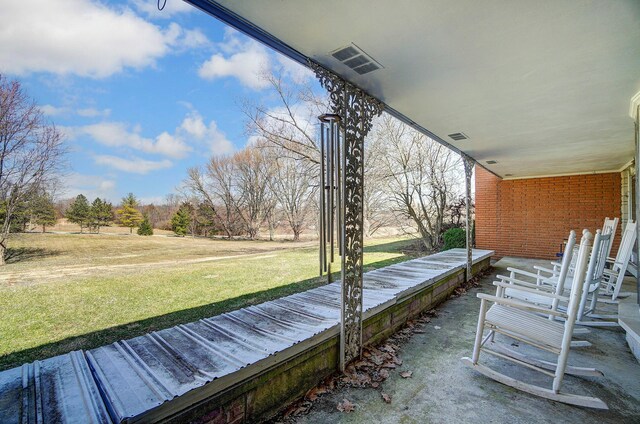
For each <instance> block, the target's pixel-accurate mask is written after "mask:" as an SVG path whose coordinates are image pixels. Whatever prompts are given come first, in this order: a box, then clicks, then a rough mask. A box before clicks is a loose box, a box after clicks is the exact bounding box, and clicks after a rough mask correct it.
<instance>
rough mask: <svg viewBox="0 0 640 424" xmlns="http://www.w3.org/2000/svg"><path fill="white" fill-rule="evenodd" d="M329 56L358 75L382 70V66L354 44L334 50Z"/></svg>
mask: <svg viewBox="0 0 640 424" xmlns="http://www.w3.org/2000/svg"><path fill="white" fill-rule="evenodd" d="M330 54H331V56H333V57H335V58H336V59H338V60H339V61H340V62H342V63H344V64H345V65H347V66H348V67H349V68H351V69H353V70H354V71H356V72H357V73H359V74H360V75H364V74H368V73H369V72H373V71H375V70H377V69H381V68H382V65H380V64H379V63H378V62H376V61H375V60H374V59H373V58H372V57H371V56H369V55H368V54H366V53H365V52H364V51H362V49H361V48H360V47H358V46H356V45H355V44H351V45H350V46H347V47H342V48H340V49H338V50H334V51H332V52H331V53H330Z"/></svg>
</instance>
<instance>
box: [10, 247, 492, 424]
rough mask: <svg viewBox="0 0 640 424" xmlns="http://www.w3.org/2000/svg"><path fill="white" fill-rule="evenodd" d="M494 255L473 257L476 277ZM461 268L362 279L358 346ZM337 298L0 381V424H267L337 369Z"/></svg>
mask: <svg viewBox="0 0 640 424" xmlns="http://www.w3.org/2000/svg"><path fill="white" fill-rule="evenodd" d="M492 253H493V252H491V251H487V250H475V251H474V266H473V272H474V274H475V273H477V272H479V271H481V270H483V269H485V268H487V267H488V266H489V261H490V256H491V254H492ZM465 263H466V253H465V251H464V249H454V250H452V251H448V252H442V253H439V254H436V255H431V256H428V257H424V258H419V259H415V260H412V261H407V262H404V263H400V264H396V265H392V266H390V267H386V268H382V269H378V270H375V271H371V272H368V273H366V274H365V276H364V277H365V278H364V280H365V290H364V302H365V304H364V309H365V314H364V317H365V320H364V329H363V337H364V342H365V344H372V343H377V342H379V341H381V340H384V339H385V338H387V337H388V336H389V335H391V334H392V333H393V332H395V331H397V330H398V329H399V328H400V327H402V326H403V325H404V324H405V323H406V321H407V320H408V319H410V318H411V317H414V316H416V315H418V314H419V313H421V312H422V311H424V310H426V309H429V308H432V307H433V306H435V305H437V304H438V303H440V302H442V301H444V300H445V299H446V298H447V297H448V296H449V295H450V294H451V293H452V292H453V290H454V289H455V288H456V287H457V286H458V285H459V284H460V283H462V282H463V281H464V278H465V277H464V275H465V267H466V265H465ZM339 289H340V286H339V282H338V283H333V284H331V285H327V286H322V287H318V288H316V289H312V290H309V291H307V292H303V293H299V294H295V295H291V296H287V297H285V298H282V299H278V300H276V301H271V302H266V303H264V304H261V305H256V306H252V307H249V308H245V309H241V310H239V311H236V312H232V313H229V314H223V315H220V316H216V317H212V318H209V319H205V320H201V321H197V322H194V323H191V324H187V325H182V326H176V327H173V328H170V329H167V330H161V331H158V332H155V333H151V334H149V335H146V336H141V337H137V338H134V339H131V340H126V341H121V342H117V343H114V344H112V345H107V346H104V347H101V348H97V349H93V350H91V351H88V352H72V353H70V354H67V355H60V356H58V357H55V358H51V359H48V360H45V361H36V362H35V363H32V364H25V365H23V366H22V367H18V368H14V369H12V370H7V371H4V372H1V373H0V422H3V423H5V422H6V423H14V422H15V423H23V422H29V423H30V422H40V421H38V420H42V421H44V422H49V421H52V420H55V419H56V418H57V419H58V420H62V421H69V422H95V423H113V422H117V423H133V422H189V421H193V420H196V421H199V422H207V423H245V422H256V421H260V420H264V419H266V418H269V417H271V416H273V415H274V414H276V413H277V412H278V411H279V410H281V409H282V408H283V407H284V406H286V405H287V404H288V403H290V402H291V401H293V400H295V399H297V398H298V397H300V396H302V395H303V394H304V393H305V392H306V391H307V390H309V389H310V388H312V387H314V386H315V385H317V384H318V383H319V382H320V381H321V380H322V379H324V378H325V377H327V376H328V375H330V374H332V373H333V372H335V371H336V370H337V368H338V346H339V303H338V302H339ZM269 311H270V312H271V313H272V315H269V316H267V312H269ZM283 311H286V313H283ZM251 320H253V321H251ZM221 324H226V325H228V327H224V328H223V326H222V325H221ZM248 324H250V325H248ZM312 324H313V325H312ZM214 330H215V331H214ZM207 331H210V332H209V333H207ZM205 336H206V337H209V340H207V339H206V337H205ZM223 336H224V337H225V338H223ZM181 337H182V338H181ZM212 341H213V342H212ZM270 342H271V344H270ZM242 355H244V356H242ZM216 358H217V359H216ZM251 358H253V359H251ZM240 360H243V361H245V365H241V364H239V363H238V362H239V361H240ZM229 364H232V365H229ZM234 364H235V365H234Z"/></svg>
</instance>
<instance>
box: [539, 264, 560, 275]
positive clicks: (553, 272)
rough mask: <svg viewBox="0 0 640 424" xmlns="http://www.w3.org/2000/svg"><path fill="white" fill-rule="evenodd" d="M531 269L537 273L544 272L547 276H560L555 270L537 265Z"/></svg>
mask: <svg viewBox="0 0 640 424" xmlns="http://www.w3.org/2000/svg"><path fill="white" fill-rule="evenodd" d="M533 268H534V269H536V270H538V271H542V272H546V273H547V274H551V275H553V276H556V275H560V271H557V270H555V269H549V268H545V267H543V266H538V265H534V266H533Z"/></svg>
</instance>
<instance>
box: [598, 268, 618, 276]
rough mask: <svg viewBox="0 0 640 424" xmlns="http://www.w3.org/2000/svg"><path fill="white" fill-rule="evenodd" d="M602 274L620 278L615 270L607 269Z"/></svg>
mask: <svg viewBox="0 0 640 424" xmlns="http://www.w3.org/2000/svg"><path fill="white" fill-rule="evenodd" d="M602 272H603V273H604V274H606V275H610V276H612V277H617V276H618V273H617V272H615V271H613V270H611V269H606V268H605V269H603V270H602Z"/></svg>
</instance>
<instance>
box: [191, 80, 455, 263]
mask: <svg viewBox="0 0 640 424" xmlns="http://www.w3.org/2000/svg"><path fill="white" fill-rule="evenodd" d="M265 78H266V80H267V83H268V86H269V87H270V90H271V91H272V96H271V97H272V98H277V99H279V102H280V104H279V106H278V107H265V106H264V105H261V104H256V103H251V102H249V101H247V102H245V104H244V106H243V112H244V114H245V116H246V122H247V133H248V134H250V135H251V136H253V140H254V142H253V143H251V144H249V145H248V146H247V147H245V148H244V149H242V150H241V151H239V152H236V153H235V154H233V155H227V156H219V155H216V156H212V157H211V158H210V159H209V161H208V162H207V163H206V165H204V166H202V167H196V168H192V169H190V170H189V174H188V178H187V179H186V180H185V181H184V184H183V187H184V191H185V193H186V195H187V196H189V197H190V198H192V199H194V200H193V201H194V202H195V203H197V204H198V211H199V214H200V215H202V216H206V217H208V219H210V220H211V221H212V222H216V223H217V224H218V227H219V229H220V230H221V232H222V233H223V234H224V235H226V236H227V237H232V236H236V235H245V236H247V237H249V238H256V237H258V236H259V233H260V230H261V229H262V228H268V229H269V232H270V235H272V233H273V229H274V228H275V227H277V226H279V225H286V226H287V227H288V228H289V230H290V232H291V233H292V234H293V237H294V240H298V239H299V238H300V234H301V233H302V232H303V231H304V229H305V228H307V227H312V226H314V225H315V224H316V219H317V216H318V207H319V205H318V190H319V186H318V185H319V172H320V171H319V166H320V165H319V164H320V150H319V147H318V140H317V125H316V122H317V119H316V117H317V116H319V115H320V114H322V113H324V112H326V111H329V110H331V109H330V105H329V102H328V99H327V97H326V96H322V95H318V94H317V93H315V92H314V90H313V89H312V87H311V86H308V85H295V86H291V85H288V84H286V83H285V82H284V81H283V79H282V77H281V76H279V75H273V74H272V75H266V76H265ZM364 162H365V163H364V173H365V175H364V197H363V199H362V201H363V205H364V217H363V218H364V228H365V234H366V235H368V236H371V235H373V234H375V233H376V232H377V231H379V230H380V229H381V228H383V227H386V226H395V227H400V228H402V229H403V230H404V231H406V232H410V233H418V234H419V235H420V237H421V240H422V242H423V245H424V247H425V249H426V250H428V251H433V250H437V249H438V248H439V247H441V246H442V244H443V234H444V232H445V231H446V230H448V229H449V228H452V227H461V226H462V224H463V223H464V208H463V205H464V171H463V165H462V161H461V158H460V157H459V155H457V154H456V153H454V152H453V151H451V150H449V149H448V148H446V147H444V146H442V145H441V144H439V143H436V142H435V141H433V140H431V139H430V138H428V137H427V136H425V135H424V134H422V133H419V132H417V131H415V130H413V129H412V128H410V127H409V126H407V125H405V124H403V123H402V122H400V121H398V120H397V119H395V118H393V117H391V116H390V115H386V114H383V116H382V117H381V118H379V119H377V120H376V121H375V122H374V127H373V130H372V131H371V133H370V134H369V135H368V137H366V139H365V149H364Z"/></svg>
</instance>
